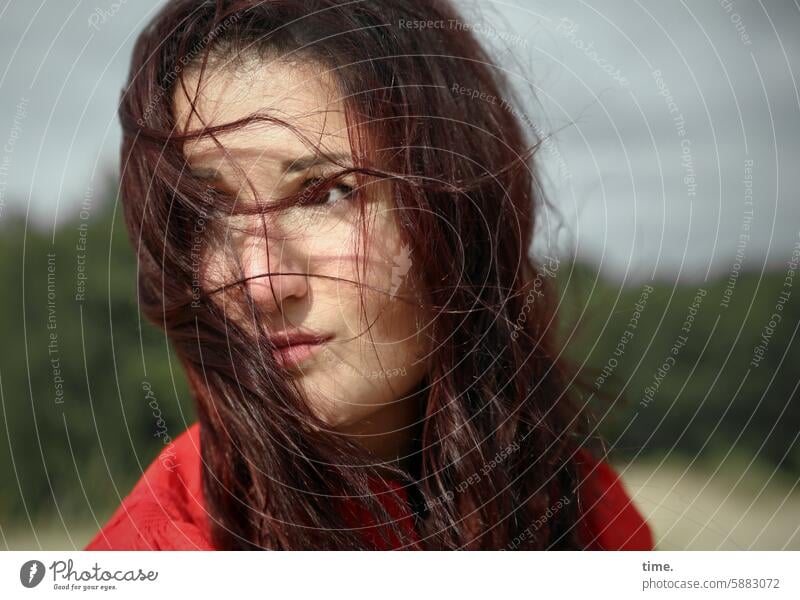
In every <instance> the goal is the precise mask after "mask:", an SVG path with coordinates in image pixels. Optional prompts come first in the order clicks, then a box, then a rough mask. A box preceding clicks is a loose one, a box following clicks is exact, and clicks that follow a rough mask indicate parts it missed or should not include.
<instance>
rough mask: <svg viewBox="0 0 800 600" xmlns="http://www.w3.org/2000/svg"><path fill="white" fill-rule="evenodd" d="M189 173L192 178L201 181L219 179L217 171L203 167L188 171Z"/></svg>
mask: <svg viewBox="0 0 800 600" xmlns="http://www.w3.org/2000/svg"><path fill="white" fill-rule="evenodd" d="M189 173H191V174H192V177H197V178H198V179H202V180H203V181H214V180H215V179H216V178H217V177H219V171H218V170H217V169H210V168H204V167H199V168H194V169H189Z"/></svg>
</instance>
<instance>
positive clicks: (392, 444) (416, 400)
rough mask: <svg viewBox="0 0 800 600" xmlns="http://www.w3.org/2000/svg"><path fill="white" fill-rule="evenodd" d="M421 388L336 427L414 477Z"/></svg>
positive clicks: (419, 432) (419, 429)
mask: <svg viewBox="0 0 800 600" xmlns="http://www.w3.org/2000/svg"><path fill="white" fill-rule="evenodd" d="M425 396H426V390H425V389H424V387H423V388H422V389H419V390H417V391H416V392H414V393H412V394H410V395H409V396H406V397H405V398H403V399H401V400H398V401H396V402H393V403H392V404H390V405H389V406H386V407H385V408H383V409H381V410H379V411H378V412H376V413H374V414H372V415H370V416H369V417H367V418H366V419H363V420H361V421H359V422H357V423H353V424H352V425H347V426H343V427H339V428H337V429H338V430H339V431H340V432H341V433H344V434H348V435H352V436H353V438H352V439H353V441H354V442H356V443H358V444H360V445H361V446H363V447H365V448H366V449H367V450H369V451H370V452H371V453H372V454H374V455H375V456H376V457H377V458H380V459H381V460H383V461H386V462H387V463H391V464H394V465H396V466H399V467H400V468H402V469H403V470H405V471H407V472H409V473H410V474H412V475H414V476H415V477H416V474H415V471H416V470H417V467H416V465H417V464H418V457H417V456H415V453H416V451H417V450H418V445H419V440H420V438H421V435H422V423H423V418H424V402H423V400H424V398H425Z"/></svg>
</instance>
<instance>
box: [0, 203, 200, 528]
mask: <svg viewBox="0 0 800 600" xmlns="http://www.w3.org/2000/svg"><path fill="white" fill-rule="evenodd" d="M85 208H86V209H87V210H86V211H85V212H82V213H80V215H78V216H76V217H75V218H73V219H71V220H69V221H68V222H64V223H60V224H59V227H58V228H57V229H56V231H55V236H53V233H52V231H42V230H39V229H34V228H31V226H30V225H29V224H28V225H26V222H25V220H24V219H22V218H21V217H6V218H5V219H4V222H3V223H2V225H1V226H0V277H2V281H3V282H4V285H5V290H4V293H3V295H2V301H3V305H4V306H3V310H2V314H3V318H2V319H0V336H2V339H3V340H5V341H6V343H5V344H3V345H2V347H0V383H1V384H2V407H3V411H2V414H0V418H2V421H3V431H4V436H3V437H7V440H8V441H7V443H5V444H2V445H0V469H2V481H3V482H4V486H3V487H4V493H3V494H2V495H1V496H0V525H2V526H3V528H13V527H15V526H16V527H21V526H23V525H24V523H25V522H26V521H27V519H28V518H30V519H31V521H33V523H34V524H35V523H37V521H40V520H50V521H51V520H53V519H57V518H59V516H60V517H63V518H64V519H67V518H71V519H76V520H81V521H83V522H93V517H92V516H93V515H94V517H96V518H97V519H98V520H99V521H100V522H102V521H104V520H105V519H106V518H107V517H108V515H109V513H110V511H111V510H113V509H114V508H115V507H116V505H118V504H119V501H120V498H121V497H124V496H125V495H126V494H127V493H128V492H129V491H130V488H131V487H132V485H133V484H134V483H135V481H136V480H137V479H138V478H139V477H140V476H141V474H142V472H143V470H144V469H145V468H146V467H147V465H148V464H149V463H150V461H151V460H152V459H153V458H154V457H155V456H156V455H157V454H158V452H159V451H160V450H161V449H162V448H163V447H164V443H165V441H166V442H167V443H168V441H169V439H168V438H167V437H166V436H171V437H172V438H174V437H177V435H178V434H179V433H180V432H182V431H183V430H184V429H185V427H186V426H187V425H188V424H190V423H192V422H194V420H195V416H194V409H193V407H192V403H191V399H190V397H189V395H188V392H187V386H186V382H185V379H184V376H183V373H182V372H181V370H180V368H179V365H178V361H177V359H176V358H175V356H174V353H173V352H172V349H171V348H170V347H169V345H168V344H167V342H166V340H165V337H164V335H163V334H162V333H161V332H160V331H158V330H156V329H155V328H154V327H152V326H150V325H148V324H146V323H144V322H142V321H140V319H139V314H138V311H137V305H136V284H135V280H136V263H135V261H134V258H133V252H132V249H131V245H130V242H129V241H128V237H127V234H126V231H125V228H124V224H123V222H122V216H121V214H120V213H119V212H116V213H115V210H114V209H115V205H114V203H112V202H108V198H101V197H95V198H90V199H89V201H87V202H86V205H85ZM81 216H83V217H84V218H83V219H81ZM84 260H85V263H84V264H83V268H84V270H83V274H85V280H84V281H83V283H85V292H84V293H83V295H82V298H81V295H80V288H79V283H80V282H79V274H80V267H81V265H80V262H81V261H84ZM59 377H60V380H61V381H60V382H59ZM143 382H148V383H149V384H150V386H151V389H152V390H153V392H154V394H155V397H156V399H155V401H152V397H150V398H146V395H145V394H146V393H145V391H144V390H143V387H142V386H143ZM59 383H60V384H61V386H62V387H61V391H62V392H63V395H59V394H58V390H57V385H58V384H59ZM159 417H160V418H163V422H159V421H158V418H159ZM159 431H160V432H162V433H161V434H159ZM164 432H166V433H164Z"/></svg>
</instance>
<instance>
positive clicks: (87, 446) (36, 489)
mask: <svg viewBox="0 0 800 600" xmlns="http://www.w3.org/2000/svg"><path fill="white" fill-rule="evenodd" d="M115 189H116V185H115V182H113V181H111V180H109V181H108V182H107V183H106V185H104V186H103V189H98V190H95V191H91V190H90V191H89V192H87V195H86V197H85V198H84V201H83V203H82V204H81V207H80V211H79V212H78V213H77V214H75V215H74V216H73V217H72V218H70V219H69V220H68V221H66V222H60V223H58V226H57V228H56V229H55V233H53V230H52V226H50V227H41V228H34V227H32V226H31V225H30V224H29V223H26V220H25V218H24V217H22V216H21V215H17V216H14V215H10V214H8V213H6V214H5V215H4V216H3V220H2V221H0V281H2V282H3V285H4V288H5V289H4V292H3V295H2V302H3V307H2V311H1V312H2V318H0V335H2V339H3V340H5V343H4V344H2V346H0V392H2V395H1V396H0V401H2V413H1V415H0V417H1V418H2V422H3V423H2V424H3V431H4V436H3V437H4V438H6V440H7V442H6V443H3V444H0V458H1V459H2V460H0V469H2V481H3V494H2V495H0V527H2V528H3V530H7V531H8V530H11V529H13V528H15V527H17V528H23V527H24V528H27V527H31V525H30V523H33V525H34V526H33V529H35V528H36V524H38V523H41V522H43V521H47V522H53V521H58V520H59V519H64V520H66V519H79V520H81V521H83V522H86V523H93V522H94V519H97V520H98V521H99V522H100V523H103V522H104V521H105V519H106V518H107V517H108V516H109V515H110V512H111V511H112V510H113V509H114V508H115V507H116V506H117V505H118V504H119V502H120V499H121V498H122V497H124V496H125V495H126V494H127V493H128V491H129V490H130V488H131V486H132V485H133V484H134V483H135V481H136V480H137V479H138V478H139V477H140V476H141V473H142V471H143V470H144V469H145V468H146V467H147V465H148V464H149V463H150V461H152V460H153V459H154V458H155V456H156V455H157V454H158V452H159V451H160V450H162V449H163V448H164V441H165V438H164V432H167V434H168V435H169V436H170V437H171V438H175V437H177V436H178V435H179V434H180V433H181V432H182V431H183V430H184V429H185V428H186V427H187V426H188V425H189V424H191V423H193V422H194V420H195V414H194V409H193V407H192V403H191V399H190V397H189V394H188V390H187V386H186V382H185V379H184V375H183V373H182V371H181V369H180V367H179V364H178V361H177V359H176V357H175V356H174V352H173V350H172V348H171V347H170V345H169V343H168V341H167V340H166V339H165V337H164V335H163V334H162V333H161V332H160V331H158V330H156V329H155V328H153V327H152V326H150V325H149V324H147V323H144V322H143V321H142V320H141V319H140V317H139V313H138V311H137V303H136V286H135V280H136V264H135V261H134V259H133V252H132V249H131V247H130V243H129V241H128V238H127V233H126V231H125V228H124V225H123V222H122V215H121V212H120V207H119V205H118V204H117V201H116V198H115V197H114V192H113V190H115ZM553 276H554V277H556V278H557V280H558V284H559V286H560V289H561V291H562V293H563V296H562V303H561V314H562V316H563V318H564V320H563V323H562V325H563V332H564V336H565V338H566V339H567V340H568V344H567V349H568V354H569V356H570V358H571V359H572V360H573V361H575V362H576V363H577V364H579V365H581V366H582V369H581V372H582V375H583V376H584V378H585V379H586V380H587V381H588V382H589V390H588V392H587V394H585V397H586V399H587V401H589V402H591V403H592V406H593V409H594V412H595V413H596V414H597V415H598V417H600V418H601V429H602V432H603V433H604V434H605V436H606V437H607V440H608V445H609V446H610V447H611V448H612V449H613V450H614V452H615V453H616V454H617V455H618V456H619V457H620V458H633V457H637V456H639V457H641V456H648V457H651V458H652V457H654V458H660V457H663V456H665V455H667V454H672V453H677V454H679V455H683V456H686V457H689V458H690V459H691V458H694V457H697V456H699V457H700V458H701V459H702V460H707V459H711V460H719V459H720V458H722V457H725V456H729V457H738V460H739V461H740V464H741V461H742V460H743V461H744V465H745V466H746V465H747V463H748V462H749V461H750V460H751V459H753V460H754V461H755V463H757V464H758V465H759V466H760V467H762V468H764V467H765V468H767V469H770V470H771V469H777V470H778V471H779V473H781V474H782V476H784V477H789V478H794V479H796V477H797V475H798V474H800V452H798V446H797V434H798V423H800V408H799V405H798V400H797V384H798V366H800V354H799V353H798V344H797V341H796V333H797V326H798V323H800V320H799V319H798V317H799V316H800V298H798V296H800V290H798V291H797V293H793V294H790V298H789V300H788V301H787V302H785V303H784V304H783V305H782V308H781V315H782V320H781V322H780V323H779V324H778V325H777V327H775V328H774V330H773V331H772V333H771V336H770V337H769V338H768V344H767V346H766V349H765V350H764V352H763V353H762V355H761V360H760V361H759V362H758V364H757V366H752V364H751V363H752V361H753V357H754V350H755V349H756V348H757V347H758V346H759V344H762V343H763V337H762V335H763V334H764V328H765V326H767V325H768V323H769V321H770V315H772V314H773V313H775V310H776V309H775V306H776V302H777V301H778V297H779V295H780V294H781V292H782V290H784V288H785V277H786V269H785V266H779V267H778V268H776V270H774V271H772V272H769V273H767V274H765V275H764V276H763V277H762V276H761V275H760V274H759V273H744V272H743V273H742V274H741V275H740V276H739V277H738V279H737V280H736V283H735V287H734V288H733V292H732V293H731V292H730V289H729V283H728V278H727V276H726V277H722V278H719V279H715V280H714V281H710V282H707V283H702V282H698V283H690V284H682V285H673V284H672V283H669V282H658V283H655V282H650V283H649V284H645V283H633V284H630V285H626V286H623V287H621V286H620V285H619V284H618V283H615V282H609V281H604V280H603V279H601V278H599V277H598V275H597V273H596V271H595V270H594V269H593V268H591V267H588V266H585V265H580V264H571V263H566V262H564V261H562V263H561V264H560V265H559V268H558V269H557V271H555V272H554V274H553ZM648 288H649V289H650V290H651V291H649V292H647V296H646V298H645V302H644V305H643V306H642V297H643V294H644V292H645V291H646V290H647V289H648ZM698 289H703V290H704V291H705V294H704V295H703V296H701V300H700V302H699V303H698V302H697V301H696V300H697V297H698ZM726 289H728V293H727V294H726ZM723 298H727V306H725V307H724V308H723V307H722V306H721V304H720V303H721V302H722V300H723ZM532 300H533V302H534V308H535V297H532ZM693 304H694V305H696V306H695V307H694V314H693V315H692V310H690V309H691V308H692V306H693ZM637 306H638V309H637ZM639 309H641V310H639ZM637 315H638V316H637ZM689 315H692V319H691V323H689V327H688V331H687V330H686V324H687V319H688V316H689ZM634 320H635V326H632V323H633V321H634ZM682 335H683V337H685V341H683V340H681V337H680V336H682ZM676 348H677V351H675V349H676ZM670 357H672V359H673V360H668V359H670ZM665 366H668V368H666V369H665ZM647 388H650V392H645V390H646V389H647ZM589 392H594V393H589Z"/></svg>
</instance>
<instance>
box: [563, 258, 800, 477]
mask: <svg viewBox="0 0 800 600" xmlns="http://www.w3.org/2000/svg"><path fill="white" fill-rule="evenodd" d="M787 269H788V265H787V264H784V265H779V266H778V267H777V269H775V270H773V271H771V272H766V273H765V274H764V275H761V274H759V273H745V272H743V273H741V275H739V277H738V278H736V279H735V281H734V282H733V284H732V285H731V280H729V278H728V277H727V276H724V277H721V278H716V279H714V280H711V281H708V282H703V281H698V282H690V283H686V284H674V283H671V282H670V283H667V282H640V283H636V284H629V285H626V286H620V285H619V284H613V283H611V282H608V281H604V280H602V279H601V278H599V277H598V275H597V274H596V273H595V272H594V271H593V270H591V269H589V268H587V267H585V266H583V267H582V266H580V265H575V266H574V270H573V271H572V274H571V275H570V274H569V273H570V269H569V268H562V269H561V271H560V274H561V278H560V281H559V288H560V291H561V293H562V300H563V302H562V307H563V312H562V318H563V323H562V327H563V336H564V338H565V339H568V338H569V343H568V344H567V349H566V351H567V355H568V356H569V357H570V358H571V360H572V361H573V362H574V363H575V364H576V365H577V366H579V367H580V372H581V375H582V379H583V380H584V381H585V382H586V383H587V384H588V392H587V393H586V394H585V397H587V398H588V399H589V401H590V404H591V405H592V407H593V410H594V412H595V414H596V415H597V416H599V417H602V424H601V429H602V431H603V433H604V434H605V436H606V440H607V442H608V445H609V447H612V448H614V449H615V450H616V454H617V456H619V457H620V458H626V459H631V458H634V457H641V456H647V455H649V456H651V457H653V456H655V457H657V458H661V457H663V456H665V455H667V454H677V455H679V457H682V458H688V459H697V460H699V461H701V462H706V463H709V464H715V463H718V462H719V461H721V460H722V459H723V458H730V457H733V456H736V457H738V458H741V457H742V456H746V457H748V462H749V461H750V460H753V461H754V463H755V464H756V466H761V467H767V468H769V469H773V468H774V467H776V466H777V467H779V468H780V469H782V470H783V471H784V473H789V474H794V475H796V474H798V473H800V447H799V446H798V439H797V436H798V432H799V431H800V427H799V426H798V423H800V399H798V393H797V386H798V379H799V377H798V368H797V367H798V365H800V345H798V339H797V332H798V331H797V328H798V324H799V323H800V290H795V291H794V293H792V285H793V284H795V285H800V278H798V281H797V282H793V281H792V278H789V279H788V280H787V279H786V277H787ZM787 281H788V283H787ZM646 285H650V286H651V287H652V292H649V294H648V295H647V297H646V298H645V305H644V307H643V310H641V316H640V317H639V318H638V322H636V323H635V325H631V319H632V318H634V317H635V312H636V310H637V309H636V305H637V304H639V307H640V308H642V307H641V303H640V301H641V300H642V298H643V292H644V291H646V290H645V286H646ZM703 291H705V295H704V296H703V295H702V292H703ZM787 291H788V292H789V293H788V297H787V296H786V292H787ZM782 293H783V294H784V300H785V301H781V294H782ZM726 298H727V301H726ZM698 300H699V302H698ZM693 305H695V306H694V309H692V306H693ZM778 306H780V308H778ZM692 312H694V313H695V314H692ZM774 314H777V315H779V317H778V319H780V320H779V322H777V323H776V324H777V326H775V327H774V328H770V327H769V325H770V321H771V320H773V319H774V317H773V316H772V315H774ZM690 316H691V317H693V320H691V322H689V323H687V319H688V318H689V317H690ZM570 336H571V337H570ZM762 336H764V337H762ZM758 348H760V349H761V353H760V354H759V351H758V350H757V349H758ZM759 358H760V360H759ZM614 361H617V362H616V363H615V362H614ZM660 368H661V371H659V369H660ZM609 373H610V375H609ZM648 388H649V389H650V392H649V393H648V392H647V390H648ZM729 454H730V457H729V456H728V455H729Z"/></svg>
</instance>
